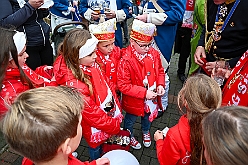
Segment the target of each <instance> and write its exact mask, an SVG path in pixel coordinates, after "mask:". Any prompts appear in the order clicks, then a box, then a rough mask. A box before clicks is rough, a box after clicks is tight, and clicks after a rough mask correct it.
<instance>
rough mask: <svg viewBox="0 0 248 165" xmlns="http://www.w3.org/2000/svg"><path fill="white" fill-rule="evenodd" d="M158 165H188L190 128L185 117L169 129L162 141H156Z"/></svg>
mask: <svg viewBox="0 0 248 165" xmlns="http://www.w3.org/2000/svg"><path fill="white" fill-rule="evenodd" d="M156 150H157V157H158V161H159V163H160V165H190V155H191V148H190V127H189V122H188V119H187V117H186V115H184V116H182V117H181V118H180V119H179V122H178V124H177V125H175V126H174V127H172V128H170V129H169V131H168V132H167V134H166V137H165V138H164V139H160V140H157V141H156Z"/></svg>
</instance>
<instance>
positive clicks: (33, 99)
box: [2, 86, 110, 165]
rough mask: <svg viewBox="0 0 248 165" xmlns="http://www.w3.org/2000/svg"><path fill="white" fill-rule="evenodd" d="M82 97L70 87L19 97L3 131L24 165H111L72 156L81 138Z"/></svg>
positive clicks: (53, 88)
mask: <svg viewBox="0 0 248 165" xmlns="http://www.w3.org/2000/svg"><path fill="white" fill-rule="evenodd" d="M82 109H83V103H82V96H81V95H80V94H79V93H78V92H77V91H75V90H73V89H71V88H67V87H62V86H61V87H42V88H37V89H32V90H29V91H26V92H24V93H22V94H20V95H19V96H18V97H17V99H16V100H15V102H14V103H13V105H12V106H11V108H10V109H9V111H8V112H7V114H6V115H5V117H4V118H3V121H2V122H3V123H2V124H3V125H2V131H3V134H4V137H5V139H6V141H7V142H8V144H9V145H10V147H12V148H13V149H14V150H15V151H16V152H17V153H19V154H20V155H22V156H24V157H25V158H24V159H23V162H22V164H23V165H32V164H35V165H47V164H59V165H72V164H73V165H109V164H110V163H109V160H108V159H107V158H100V159H97V160H95V161H92V162H81V161H79V160H78V159H76V158H75V157H73V156H72V155H71V153H72V152H73V151H75V150H76V149H77V147H78V145H79V143H80V140H81V137H82V128H81V120H82V116H81V111H82Z"/></svg>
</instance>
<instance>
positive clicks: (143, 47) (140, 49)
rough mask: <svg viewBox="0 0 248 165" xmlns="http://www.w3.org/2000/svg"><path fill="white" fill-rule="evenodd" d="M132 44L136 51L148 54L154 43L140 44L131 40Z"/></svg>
mask: <svg viewBox="0 0 248 165" xmlns="http://www.w3.org/2000/svg"><path fill="white" fill-rule="evenodd" d="M131 44H132V45H133V46H134V49H135V50H136V51H137V52H138V53H140V54H146V53H147V52H148V51H149V50H150V48H151V45H152V42H139V41H135V40H131Z"/></svg>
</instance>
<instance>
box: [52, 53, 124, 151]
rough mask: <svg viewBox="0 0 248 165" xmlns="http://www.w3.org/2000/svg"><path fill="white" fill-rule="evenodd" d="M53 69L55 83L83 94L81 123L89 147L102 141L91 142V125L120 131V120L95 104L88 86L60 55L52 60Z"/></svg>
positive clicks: (115, 131)
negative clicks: (75, 75) (76, 76)
mask: <svg viewBox="0 0 248 165" xmlns="http://www.w3.org/2000/svg"><path fill="white" fill-rule="evenodd" d="M53 70H54V76H55V79H56V82H57V84H59V85H65V86H69V87H73V88H77V89H78V90H79V91H80V92H81V93H82V94H83V95H84V96H85V97H84V109H83V111H82V123H81V125H82V130H83V137H84V138H85V140H86V141H87V143H88V145H89V146H90V147H92V148H96V147H97V146H99V145H100V144H102V143H103V142H104V141H101V142H98V143H93V142H91V135H92V133H91V128H92V127H94V128H96V129H98V130H101V131H103V132H105V133H107V134H109V135H114V134H117V133H118V132H119V131H120V121H119V120H118V119H115V118H111V117H109V116H108V115H107V114H106V113H105V112H104V111H103V110H101V109H100V107H99V106H97V105H96V103H95V98H94V95H90V91H89V88H88V86H87V85H86V84H85V83H84V82H81V81H80V80H78V79H76V78H75V77H74V75H73V74H72V71H71V70H69V69H68V68H67V66H66V64H65V61H64V58H63V56H62V55H60V56H58V57H57V59H56V61H55V62H54V67H53ZM113 93H114V92H113ZM115 99H116V97H115Z"/></svg>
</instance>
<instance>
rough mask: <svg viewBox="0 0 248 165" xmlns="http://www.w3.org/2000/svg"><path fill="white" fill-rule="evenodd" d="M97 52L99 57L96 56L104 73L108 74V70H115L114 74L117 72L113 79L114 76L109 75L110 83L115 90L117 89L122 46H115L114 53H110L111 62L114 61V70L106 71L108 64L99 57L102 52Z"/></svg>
mask: <svg viewBox="0 0 248 165" xmlns="http://www.w3.org/2000/svg"><path fill="white" fill-rule="evenodd" d="M96 54H97V58H96V62H97V63H98V64H99V65H100V67H101V70H102V72H103V73H105V74H106V72H113V74H115V75H114V76H115V78H114V79H113V76H112V77H107V78H108V79H109V85H110V86H111V87H112V88H113V89H115V91H117V78H116V77H117V69H118V64H119V61H120V59H121V51H120V48H119V47H117V46H115V47H114V49H113V51H112V53H111V54H110V55H109V59H110V60H111V62H113V63H114V65H115V67H114V68H113V69H114V70H112V71H110V70H108V71H106V65H105V64H104V63H103V62H102V60H101V59H100V57H99V54H102V53H101V52H98V51H96Z"/></svg>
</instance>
